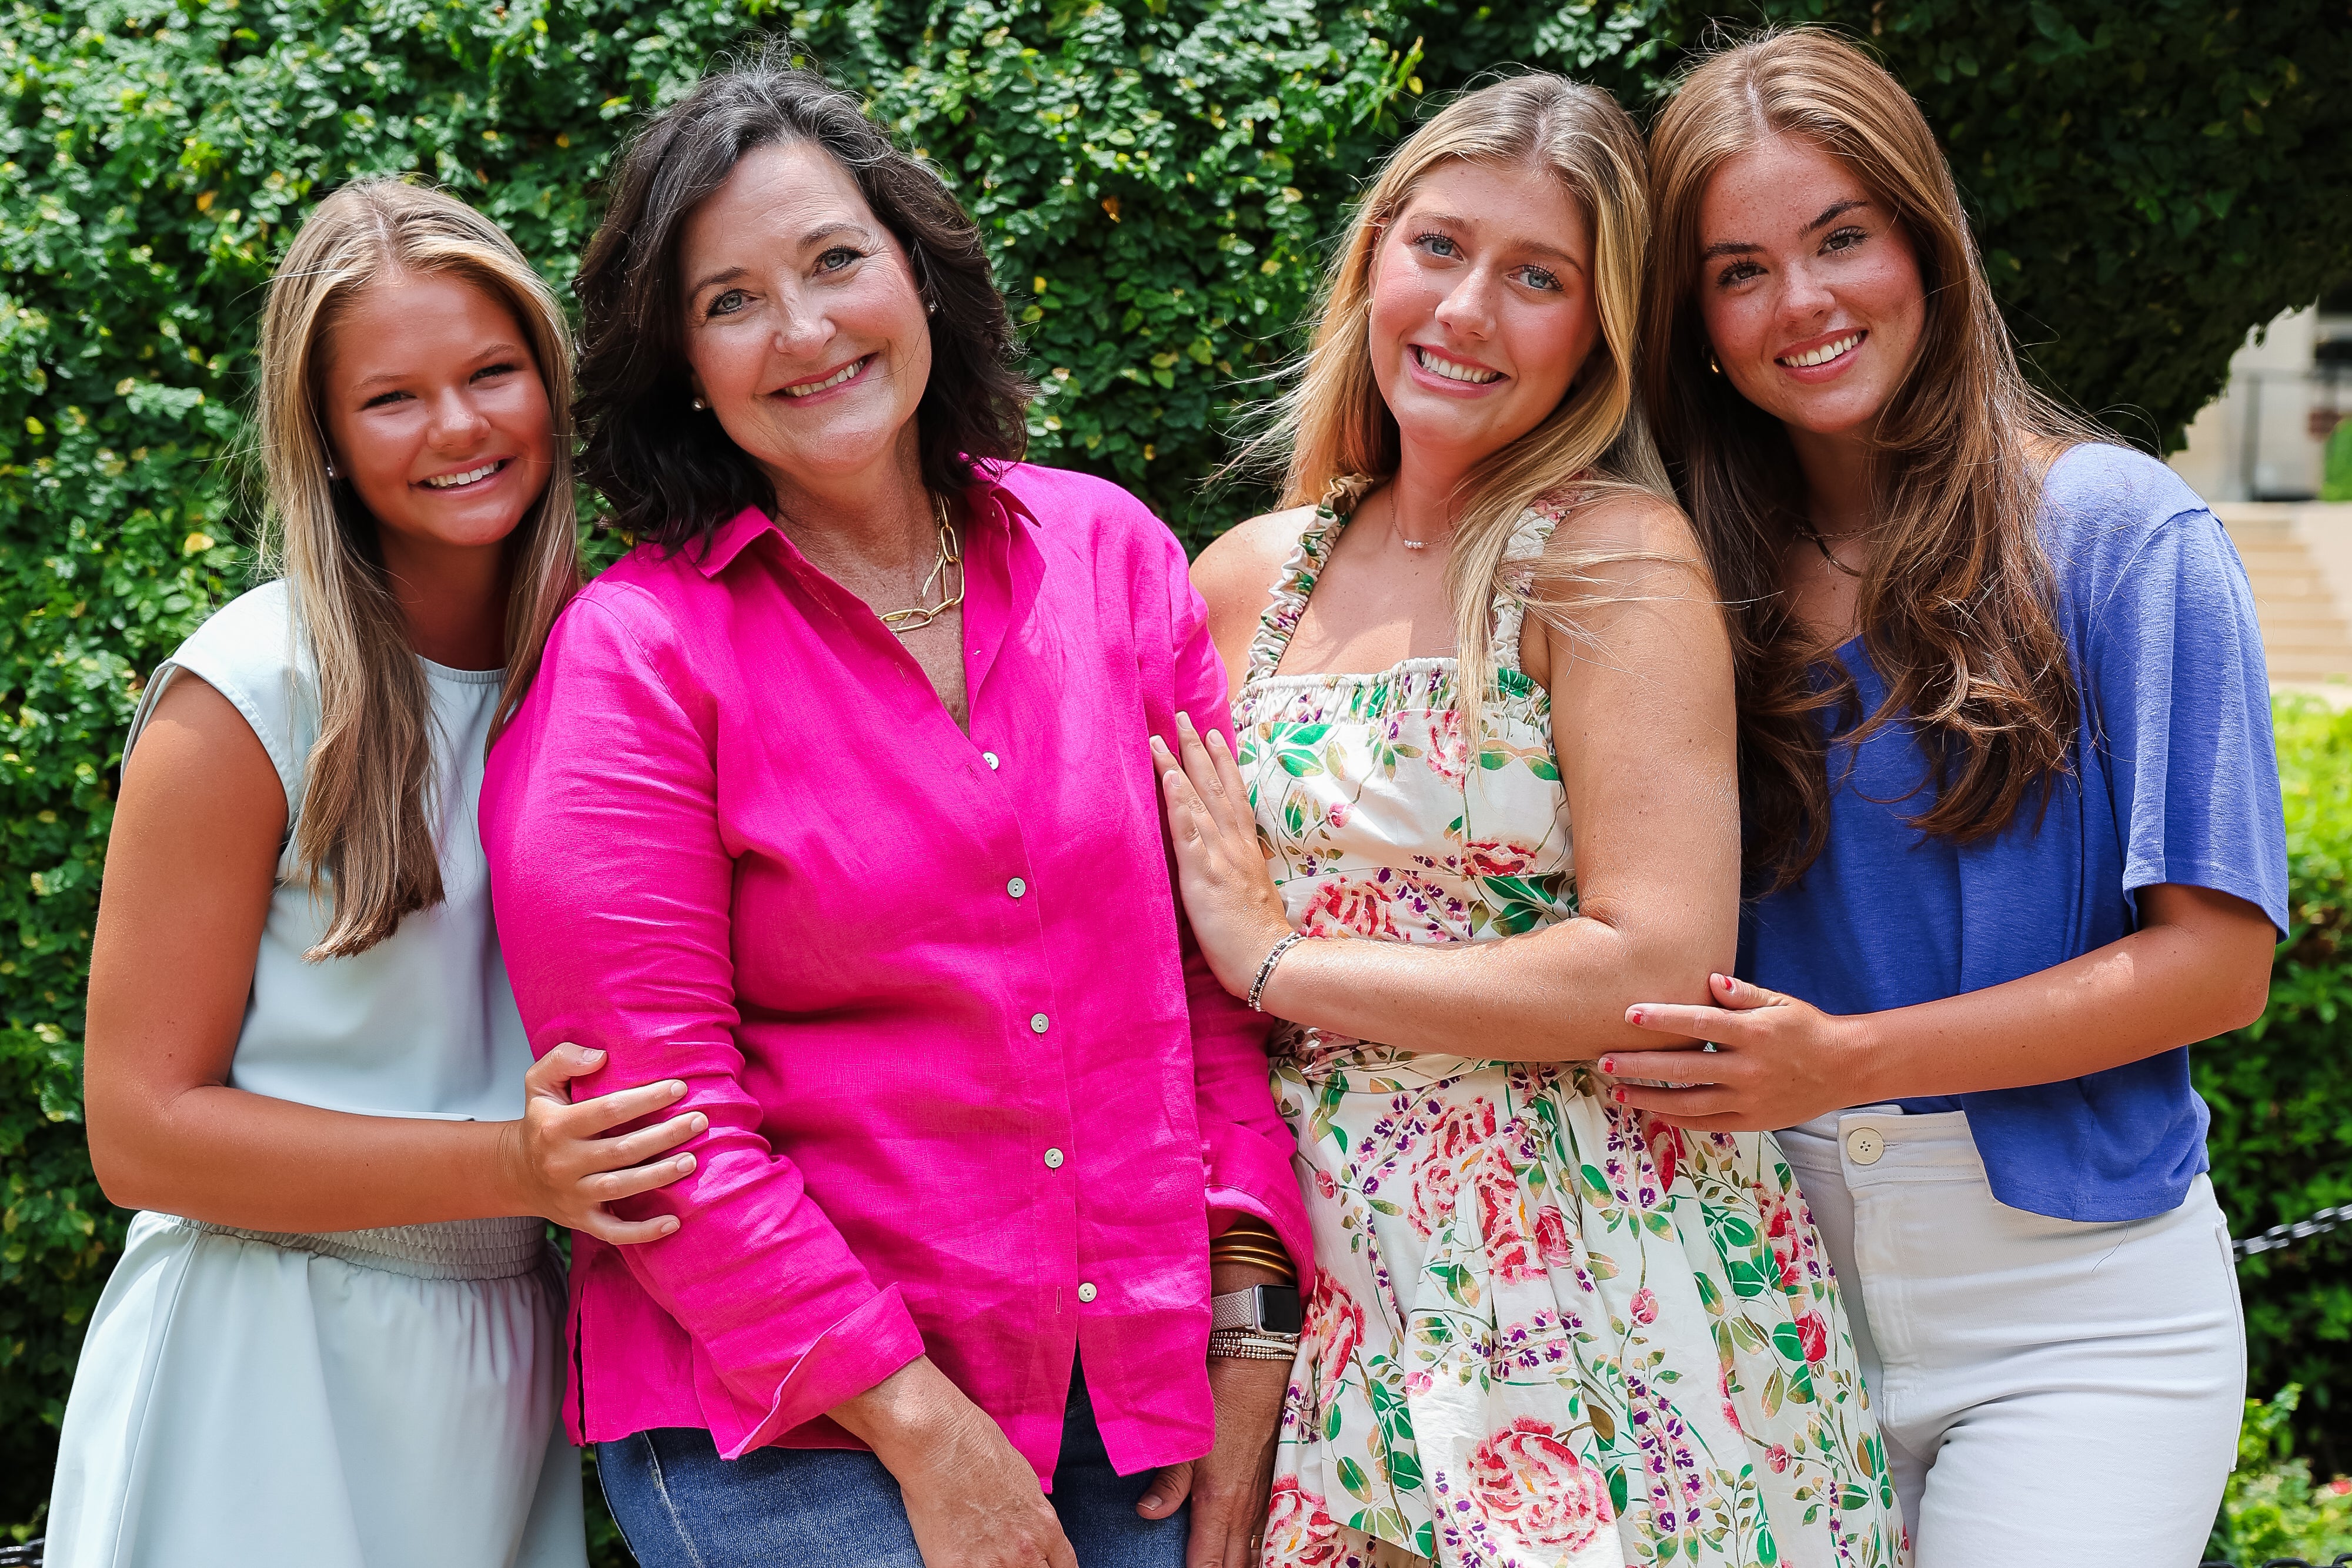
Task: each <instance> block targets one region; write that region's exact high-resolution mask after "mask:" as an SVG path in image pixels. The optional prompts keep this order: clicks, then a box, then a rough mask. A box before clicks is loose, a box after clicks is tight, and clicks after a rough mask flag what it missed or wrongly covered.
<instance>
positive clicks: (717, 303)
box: [708, 288, 751, 316]
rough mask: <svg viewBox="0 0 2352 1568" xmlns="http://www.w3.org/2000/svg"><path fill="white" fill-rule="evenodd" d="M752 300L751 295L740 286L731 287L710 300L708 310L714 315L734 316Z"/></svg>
mask: <svg viewBox="0 0 2352 1568" xmlns="http://www.w3.org/2000/svg"><path fill="white" fill-rule="evenodd" d="M750 302H751V296H750V295H748V294H746V293H744V292H743V291H742V290H741V289H740V288H730V289H729V290H728V291H727V292H726V293H724V294H722V295H720V296H719V298H716V299H714V300H712V301H711V302H710V309H709V312H708V313H709V315H712V316H732V315H734V314H735V313H736V312H737V311H738V310H740V309H742V308H743V307H744V306H745V305H747V304H749V303H750Z"/></svg>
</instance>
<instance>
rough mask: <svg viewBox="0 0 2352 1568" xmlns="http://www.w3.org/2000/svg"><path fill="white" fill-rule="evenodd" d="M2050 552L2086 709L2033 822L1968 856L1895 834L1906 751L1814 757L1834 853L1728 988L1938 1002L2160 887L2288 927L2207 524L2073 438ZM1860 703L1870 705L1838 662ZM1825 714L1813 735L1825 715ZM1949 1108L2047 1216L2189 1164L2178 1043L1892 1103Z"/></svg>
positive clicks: (1887, 744)
mask: <svg viewBox="0 0 2352 1568" xmlns="http://www.w3.org/2000/svg"><path fill="white" fill-rule="evenodd" d="M2042 528H2043V534H2042V538H2043V546H2044V549H2046V550H2047V552H2048V554H2049V557H2050V561H2051V565H2052V568H2053V571H2054V573H2055V576H2056V580H2057V590H2058V610H2059V617H2060V624H2061V626H2062V627H2063V631H2064V632H2065V635H2066V641H2067V645H2068V648H2069V650H2070V651H2071V653H2072V656H2073V662H2074V674H2075V679H2076V681H2077V683H2078V684H2079V685H2080V687H2081V690H2082V695H2083V727H2082V730H2081V733H2080V735H2079V737H2078V738H2077V743H2076V748H2075V757H2076V760H2075V765H2074V772H2073V773H2072V774H2070V775H2068V776H2067V777H2065V778H2063V779H2061V780H2060V781H2059V783H2058V785H2057V787H2056V789H2054V790H2053V793H2052V794H2051V796H2050V802H2049V810H2048V812H2047V814H2046V815H2042V816H2040V817H2039V819H2038V824H2037V812H2036V810H2035V805H2036V802H2035V800H2034V798H2033V797H2031V796H2029V797H2028V799H2027V801H2026V804H2025V806H2024V808H2023V809H2022V810H2020V812H2019V813H2018V815H2017V817H2016V819H2015V820H2014V821H2011V824H2010V826H2009V827H2008V829H2007V830H2006V831H2003V832H2001V833H2000V834H1998V835H1997V836H1995V837H1993V838H1990V839H1986V840H1981V841H1978V842H1976V843H1973V844H1969V845H1966V846H1962V845H1958V844H1954V843H1951V842H1949V841H1945V840H1941V839H1928V838H1924V837H1923V836H1922V835H1921V834H1919V833H1918V832H1917V831H1915V830H1913V829H1912V828H1911V827H1909V826H1908V825H1907V823H1908V821H1909V820H1910V819H1912V818H1915V817H1916V816H1918V815H1919V814H1920V813H1921V812H1923V811H1924V810H1926V809H1927V805H1928V804H1929V803H1930V802H1932V801H1933V800H1934V799H1935V796H1934V786H1933V783H1932V779H1931V778H1930V774H1929V768H1928V761H1927V755H1926V753H1925V752H1924V751H1922V750H1921V748H1920V747H1919V745H1918V742H1917V739H1916V735H1915V734H1914V732H1913V731H1912V730H1910V729H1909V728H1908V727H1906V726H1903V725H1899V724H1898V725H1889V726H1887V727H1885V728H1883V729H1881V730H1880V731H1879V732H1878V733H1877V734H1876V735H1874V736H1873V737H1871V738H1870V739H1869V740H1868V741H1866V742H1865V743H1864V744H1863V745H1862V746H1861V747H1851V746H1841V747H1832V751H1831V755H1830V758H1829V767H1830V778H1831V780H1832V785H1833V789H1832V798H1831V805H1830V829H1829V843H1828V847H1827V848H1826V849H1825V850H1824V851H1823V852H1822V856H1821V858H1820V859H1819V860H1818V861H1816V862H1814V863H1813V865H1812V866H1811V869H1810V870H1808V871H1807V873H1805V876H1804V879H1803V880H1802V881H1801V882H1800V883H1798V884H1797V885H1796V886H1794V887H1791V888H1788V889H1785V890H1783V891H1781V892H1780V893H1776V894H1772V895H1771V896H1769V897H1768V898H1765V899H1763V900H1761V901H1760V902H1759V903H1758V904H1754V905H1751V906H1750V907H1749V909H1748V912H1747V915H1746V918H1745V920H1744V921H1743V923H1742V929H1741V940H1740V954H1739V973H1740V974H1741V975H1742V976H1743V977H1747V978H1748V979H1751V980H1753V981H1754V982H1755V983H1756V984H1758V985H1761V986H1764V987H1766V988H1769V989H1772V990H1777V991H1785V992H1787V993H1788V994H1790V995H1791V996H1795V997H1801V998H1804V999H1805V1000H1807V1001H1809V1002H1811V1003H1813V1004H1814V1005H1815V1006H1817V1007H1819V1008H1821V1009H1823V1010H1825V1011H1827V1012H1831V1013H1840V1014H1843V1013H1860V1012H1878V1011H1883V1010H1885V1009H1889V1008H1900V1007H1908V1006H1911V1005H1913V1004H1914V1003H1918V1002H1927V1001H1936V1000H1938V999H1940V998H1945V997H1950V996H1958V995H1959V994H1961V993H1963V992H1967V991H1975V990H1981V989H1983V988H1985V987H1988V986H1997V985H2000V984H2002V983H2004V982H2006V981H2009V980H2014V979H2019V978H2021V977H2024V976H2027V975H2031V974H2035V973H2038V972H2039V971H2041V970H2043V969H2047V968H2051V967H2054V966H2056V965H2059V964H2063V963H2064V962H2066V961H2067V960H2068V959H2070V958H2075V957H2079V956H2082V955H2083V954H2084V953H2088V952H2090V951H2092V950H2093V949H2094V948H2097V947H2103V946H2106V945H2107V944H2109V943H2111V942H2116V941H2118V940H2120V939H2122V938H2123V937H2125V936H2129V935H2130V934H2131V933H2132V932H2133V931H2134V930H2136V929H2137V914H2136V911H2135V904H2134V902H2133V895H2134V894H2136V893H2137V891H2138V890H2139V889H2141V888H2143V887H2150V886H2154V885H2155V884H2157V883H2186V884H2189V885H2191V886H2196V887H2208V888H2213V889H2217V890H2218V891H2220V892H2222V893H2228V894H2235V895H2236V896H2238V897H2240V898H2242V899H2244V900H2246V902H2248V903H2249V904H2254V905H2255V906H2257V907H2258V908H2260V909H2261V910H2262V911H2263V914H2265V915H2269V916H2270V918H2271V923H2272V924H2273V925H2275V926H2277V927H2278V928H2279V929H2280V931H2281V932H2282V933H2284V931H2285V928H2286V922H2287V913H2286V827H2285V822H2284V813H2283V810H2282V808H2281V805H2280V800H2279V779H2278V755H2277V751H2276V748H2275V746H2274V743H2273V739H2272V736H2271V709H2270V686H2269V681H2268V677H2267V675H2266V674H2265V672H2264V668H2263V646H2262V635H2261V633H2260V632H2259V631H2258V630H2257V629H2256V627H2255V624H2254V600H2253V591H2252V589H2251V588H2250V587H2249V586H2248V584H2247V582H2246V573H2245V568H2244V567H2243V566H2242V564H2241V563H2240V562H2239V559H2238V554H2237V551H2236V550H2235V549H2233V548H2232V547H2231V543H2230V538H2229V536H2228V535H2227V534H2226V533H2224V532H2223V531H2222V528H2221V523H2220V522H2219V521H2218V520H2217V519H2216V518H2215V517H2214V516H2213V514H2212V513H2211V512H2210V511H2208V510H2207V509H2206V507H2205V505H2204V503H2203V502H2201V501H2200V500H2199V499H2198V498H2197V497H2196V495H2195V493H2194V492H2192V491H2191V490H2190V489H2189V487H2188V486H2186V485H2184V484H2182V483H2181V482H2180V480H2179V477H2177V476H2175V475H2174V474H2173V473H2172V471H2171V470H2170V469H2168V468H2167V467H2165V466H2164V465H2162V464H2160V463H2158V462H2157V461H2155V460H2154V459H2153V458H2150V457H2147V456H2145V455H2141V454H2139V453H2137V452H2133V451H2129V450H2127V449H2126V448H2123V447H2118V446H2107V445H2084V446H2077V447H2075V448H2074V449H2073V450H2072V451H2070V452H2068V453H2066V454H2065V455H2063V456H2062V457H2061V458H2060V459H2059V460H2058V461H2057V462H2056V463H2055V464H2054V465H2052V467H2051V470H2050V474H2049V477H2048V479H2047V481H2046V483H2045V484H2044V486H2043V487H2042ZM1838 657H1839V658H1840V659H1841V660H1843V663H1844V664H1845V667H1846V668H1847V669H1848V670H1850V671H1851V672H1853V679H1854V685H1856V686H1857V687H1858V688H1859V691H1860V695H1861V699H1862V703H1863V711H1864V712H1865V713H1868V712H1873V711H1875V709H1876V708H1877V706H1878V704H1879V702H1880V701H1881V700H1883V699H1884V697H1885V695H1886V686H1885V682H1883V681H1882V680H1880V678H1879V676H1878V673H1877V671H1876V670H1875V669H1874V668H1873V667H1872V665H1871V663H1870V659H1869V655H1868V654H1867V653H1864V649H1863V645H1862V642H1861V640H1860V639H1859V638H1856V639H1855V640H1854V641H1853V642H1851V643H1847V644H1846V645H1845V646H1844V647H1843V648H1841V649H1840V650H1838ZM1824 722H1825V723H1827V722H1831V719H1830V716H1824ZM1901 1103H1902V1105H1903V1108H1904V1109H1905V1110H1906V1111H1909V1112H1915V1113H1920V1112H1935V1111H1951V1110H1960V1111H1965V1112H1967V1113H1968V1117H1969V1131H1970V1132H1971V1133H1972V1134H1974V1135H1975V1138H1976V1144H1977V1150H1978V1152H1979V1154H1980V1155H1982V1156H1983V1158H1984V1164H1985V1171H1986V1174H1987V1176H1989V1177H1990V1181H1991V1184H1992V1191H1993V1196H1994V1197H1998V1198H1999V1199H2000V1201H2001V1202H2003V1203H2005V1204H2008V1205H2010V1206H2011V1207H2014V1208H2022V1209H2030V1210H2032V1212H2034V1213H2037V1214H2046V1215H2051V1216H2054V1217H2056V1218H2063V1219H2080V1220H2118V1219H2139V1218H2147V1217H2149V1216H2152V1215H2157V1214H2162V1213H2166V1212H2168V1211H2169V1210H2171V1209H2173V1208H2176V1207H2179V1204H2180V1202H2181V1200H2182V1199H2183V1198H2184V1197H2187V1196H2188V1191H2189V1184H2190V1183H2191V1182H2192V1181H2193V1180H2195V1179H2196V1177H2197V1175H2198V1173H2200V1171H2202V1170H2204V1169H2205V1168H2206V1164H2205V1124H2206V1111H2205V1105H2204V1103H2203V1102H2202V1101H2200V1099H2198V1097H2197V1093H2196V1092H2195V1091H2194V1090H2193V1089H2191V1088H2190V1087H2189V1052H2188V1051H2187V1050H2186V1049H2185V1048H2184V1049H2181V1050H2176V1051H2165V1052H2163V1053H2162V1054H2160V1055H2157V1056H2152V1057H2148V1058H2147V1059H2146V1060H2145V1061H2135V1062H2131V1063H2129V1064H2127V1065H2126V1066H2123V1067H2116V1068H2110V1069H2109V1070H2107V1071H2105V1072H2095V1073H2093V1074H2091V1075H2090V1076H2088V1077H2086V1078H2074V1079H2068V1080H2065V1081H2063V1082H2056V1083H2044V1084H2039V1085H2036V1086H2034V1087H2032V1088H2028V1089H2000V1090H1992V1091H1989V1092H1984V1093H1979V1094H1960V1095H1956V1096H1953V1097H1951V1098H1948V1099H1921V1100H1906V1101H1903V1102H1901Z"/></svg>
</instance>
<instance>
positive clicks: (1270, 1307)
mask: <svg viewBox="0 0 2352 1568" xmlns="http://www.w3.org/2000/svg"><path fill="white" fill-rule="evenodd" d="M1257 1311H1258V1318H1259V1323H1258V1326H1259V1327H1261V1328H1263V1329H1265V1332H1266V1333H1293V1334H1295V1333H1298V1332H1299V1330H1300V1328H1301V1327H1303V1326H1304V1322H1305V1320H1304V1319H1302V1318H1301V1317H1300V1316H1299V1312H1298V1291H1297V1289H1296V1288H1295V1287H1293V1286H1289V1285H1260V1286H1259V1287H1258V1288H1257Z"/></svg>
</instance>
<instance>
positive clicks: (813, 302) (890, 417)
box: [678, 141, 931, 498]
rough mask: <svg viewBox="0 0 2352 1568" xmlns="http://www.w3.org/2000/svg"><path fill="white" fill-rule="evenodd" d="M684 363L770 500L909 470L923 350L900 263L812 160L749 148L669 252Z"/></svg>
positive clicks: (910, 286)
mask: <svg viewBox="0 0 2352 1568" xmlns="http://www.w3.org/2000/svg"><path fill="white" fill-rule="evenodd" d="M678 275H679V277H681V278H682V279H683V280H684V285H685V298H684V300H683V305H684V308H685V312H686V334H685V337H686V355H687V362H688V366H689V367H690V368H691V370H692V371H693V374H694V383H695V389H696V391H697V392H698V394H699V395H700V396H702V397H703V398H705V399H707V400H708V401H709V404H710V413H711V414H712V415H713V416H715V417H716V418H717V419H718V421H719V424H720V425H721V426H722V427H723V428H724V429H725V430H726V432H727V435H728V437H729V439H730V440H731V441H733V442H734V443H735V444H736V445H738V446H740V447H741V448H742V449H743V450H744V451H745V452H747V453H749V454H750V455H751V457H752V459H753V460H754V461H756V462H757V463H758V464H759V465H760V466H761V468H762V469H764V470H765V471H766V472H767V475H768V477H769V479H770V480H771V481H772V483H773V484H774V485H775V486H776V488H777V494H778V496H779V497H780V498H782V497H789V496H791V495H793V493H795V492H798V491H803V490H811V489H814V490H818V491H832V490H837V489H838V488H839V486H841V484H842V483H843V482H844V481H845V480H849V481H854V480H855V479H856V477H857V476H859V475H861V474H863V473H867V472H871V471H872V470H873V469H874V468H875V466H876V465H878V464H882V463H886V462H898V463H903V464H907V465H912V463H913V462H914V454H915V451H916V442H917V432H916V426H915V409H916V407H917V405H918V404H919V403H920V402H922V400H923V389H924V387H925V386H926V385H927V384H928V383H929V380H930V374H931V338H930V330H929V324H928V321H927V320H926V317H925V312H924V308H923V300H922V297H921V295H920V294H919V292H918V291H917V288H916V286H915V277H914V269H913V267H912V266H911V265H910V264H909V262H908V257H907V253H906V251H905V249H904V248H903V247H902V246H900V245H899V244H898V240H897V239H896V238H895V237H893V236H892V235H891V234H890V232H889V230H887V228H885V227H884V226H883V225H882V224H881V221H880V220H879V219H877V217H876V216H875V215H874V210H873V209H872V208H871V207H870V206H868V205H867V204H866V198H865V196H864V195H863V194H862V193H860V192H859V191H858V189H857V183H856V181H855V180H853V179H851V178H850V176H849V173H848V171H846V170H845V169H844V168H843V167H842V166H841V165H840V164H839V163H838V162H835V160H834V159H833V157H832V156H831V155H830V154H828V153H826V152H824V150H823V149H822V148H819V147H815V146H813V145H811V144H810V143H807V142H802V141H791V142H782V143H778V144H774V145H771V146H767V147H761V148H755V149H754V150H752V151H751V152H747V153H745V154H744V155H743V158H742V161H741V162H739V163H737V164H736V165H735V169H734V172H732V173H730V175H729V176H728V178H727V183H725V184H724V185H722V186H720V187H719V189H718V190H717V191H716V192H714V193H712V194H711V195H710V196H709V198H708V199H706V200H705V201H703V202H702V204H700V205H698V206H697V207H696V208H695V209H694V211H693V213H692V214H690V215H688V218H687V220H686V224H685V226H684V230H683V232H682V234H681V235H680V236H679V242H678Z"/></svg>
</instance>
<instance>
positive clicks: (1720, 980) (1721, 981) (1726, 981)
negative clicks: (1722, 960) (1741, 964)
mask: <svg viewBox="0 0 2352 1568" xmlns="http://www.w3.org/2000/svg"><path fill="white" fill-rule="evenodd" d="M1715 983H1716V984H1717V985H1718V986H1721V987H1722V988H1724V989H1725V990H1726V991H1728V990H1730V989H1731V977H1730V976H1728V975H1717V977H1715Z"/></svg>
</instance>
